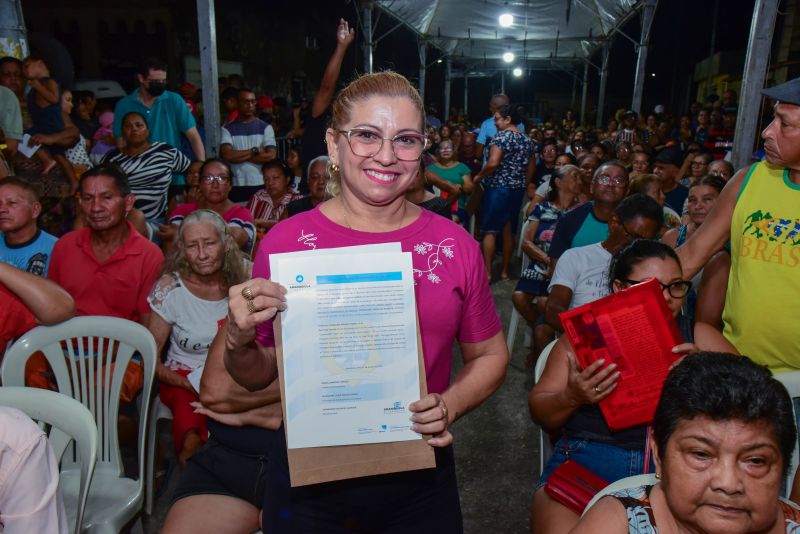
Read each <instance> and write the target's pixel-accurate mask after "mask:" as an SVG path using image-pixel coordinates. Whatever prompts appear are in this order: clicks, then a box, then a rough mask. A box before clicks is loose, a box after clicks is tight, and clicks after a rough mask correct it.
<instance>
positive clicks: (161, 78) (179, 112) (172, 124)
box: [114, 58, 206, 183]
mask: <svg viewBox="0 0 800 534" xmlns="http://www.w3.org/2000/svg"><path fill="white" fill-rule="evenodd" d="M136 78H137V80H138V81H139V88H138V89H136V90H135V91H133V92H132V93H131V94H129V95H128V96H126V97H124V98H122V99H121V100H120V101H119V102H117V107H116V109H114V137H116V138H117V145H118V146H120V145H122V144H124V141H123V140H122V118H123V117H125V115H127V114H128V113H130V112H131V111H135V112H137V113H139V114H141V115H142V116H143V117H145V118H146V119H147V124H148V126H149V127H150V142H157V141H160V142H162V143H167V144H169V145H172V146H173V147H176V148H180V146H181V134H183V135H185V136H186V138H187V139H188V140H189V144H190V145H191V147H192V152H194V156H195V157H194V159H196V160H199V161H204V160H205V159H206V151H205V148H204V147H203V141H202V139H201V138H200V134H199V133H198V132H197V125H196V124H195V121H194V117H192V114H191V112H190V111H189V108H188V106H187V105H186V102H184V100H183V98H181V95H179V94H178V93H173V92H172V91H167V65H166V63H164V62H162V61H159V60H157V59H153V58H150V59H146V60H144V62H142V65H141V67H140V69H139V72H138V73H137V75H136ZM173 183H174V182H173Z"/></svg>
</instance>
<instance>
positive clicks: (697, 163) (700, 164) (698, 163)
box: [692, 161, 708, 167]
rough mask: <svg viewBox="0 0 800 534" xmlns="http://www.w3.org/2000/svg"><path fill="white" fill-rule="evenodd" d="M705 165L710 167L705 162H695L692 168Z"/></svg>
mask: <svg viewBox="0 0 800 534" xmlns="http://www.w3.org/2000/svg"><path fill="white" fill-rule="evenodd" d="M704 165H708V163H706V162H705V161H693V162H692V167H702V166H704Z"/></svg>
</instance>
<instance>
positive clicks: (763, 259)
mask: <svg viewBox="0 0 800 534" xmlns="http://www.w3.org/2000/svg"><path fill="white" fill-rule="evenodd" d="M762 93H763V94H764V95H765V96H767V97H769V98H771V99H773V100H774V101H775V107H774V112H775V117H774V119H773V120H772V122H771V123H770V124H769V126H767V127H766V129H764V131H763V132H761V137H762V138H763V139H764V149H765V151H766V161H762V162H760V163H756V164H754V165H752V166H749V167H746V168H743V169H740V170H739V171H738V172H737V173H736V175H735V176H734V177H733V178H732V179H731V181H730V182H728V184H727V186H726V187H725V189H724V190H723V191H722V194H721V195H720V197H719V200H718V201H717V204H716V205H715V207H714V209H713V210H712V212H711V213H710V214H709V216H708V218H707V219H706V221H705V222H704V223H703V225H702V226H701V227H700V228H699V229H698V230H697V231H696V232H695V233H694V234H693V235H692V237H691V238H690V239H689V240H688V241H687V242H686V244H685V245H684V246H682V247H681V248H679V249H678V254H679V256H680V258H681V261H682V263H683V270H684V275H685V276H687V277H691V276H693V275H694V273H696V272H697V271H698V270H699V269H701V268H702V267H703V265H704V264H705V263H706V262H707V261H708V259H709V258H710V257H711V256H712V254H714V253H715V252H717V251H718V250H720V249H721V248H722V247H723V245H724V244H725V242H726V241H727V240H729V239H730V242H731V272H730V277H729V280H728V291H727V294H726V298H725V310H724V312H723V315H722V318H723V321H724V323H725V331H724V334H725V337H726V338H727V339H728V340H729V341H730V342H731V343H732V344H733V345H734V346H735V347H736V348H737V350H738V351H739V352H740V353H741V354H744V355H746V356H749V357H750V358H751V359H753V360H754V361H756V362H758V363H761V364H764V365H767V366H768V367H769V368H770V369H771V370H772V371H775V372H780V371H789V370H797V369H800V335H798V330H797V324H798V322H797V311H798V309H799V308H798V306H800V78H796V79H794V80H791V81H789V82H786V83H784V84H781V85H778V86H775V87H772V88H770V89H766V90H764V91H762Z"/></svg>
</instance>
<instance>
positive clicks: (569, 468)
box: [544, 426, 652, 516]
mask: <svg viewBox="0 0 800 534" xmlns="http://www.w3.org/2000/svg"><path fill="white" fill-rule="evenodd" d="M651 428H652V427H651V426H648V427H647V436H646V438H645V446H644V466H643V469H642V471H643V473H644V474H647V473H648V472H649V471H650V455H651V450H652V446H651V443H650V432H651ZM564 447H565V448H566V444H565V446H564ZM608 484H609V483H608V481H607V480H605V479H603V478H601V477H599V476H597V475H596V474H595V473H593V472H592V471H589V470H588V469H586V468H585V467H584V466H582V465H581V464H579V463H578V462H576V461H574V460H572V459H567V461H565V462H564V463H563V464H561V465H559V466H558V467H556V468H555V469H554V470H553V472H552V473H551V474H550V476H549V477H548V478H547V483H546V484H545V485H544V491H545V493H547V494H548V495H549V496H550V497H551V498H552V499H553V500H555V501H556V502H558V503H561V504H563V505H564V506H566V507H567V508H569V509H570V510H572V511H573V512H575V513H576V514H577V515H579V516H580V515H581V514H583V511H584V510H585V509H586V505H587V504H589V501H591V500H592V497H594V496H595V495H597V494H598V493H599V492H600V490H602V489H603V488H605V487H606V486H608Z"/></svg>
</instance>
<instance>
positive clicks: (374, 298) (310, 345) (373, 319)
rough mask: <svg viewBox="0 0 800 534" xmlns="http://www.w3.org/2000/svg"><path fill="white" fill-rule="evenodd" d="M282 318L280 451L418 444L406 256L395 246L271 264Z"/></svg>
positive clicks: (283, 257) (307, 254)
mask: <svg viewBox="0 0 800 534" xmlns="http://www.w3.org/2000/svg"><path fill="white" fill-rule="evenodd" d="M270 272H271V279H272V280H273V281H274V282H278V283H280V284H281V285H283V286H284V287H286V288H287V289H288V290H289V291H288V293H287V295H286V300H287V305H288V307H287V310H286V311H284V312H282V313H281V322H280V324H281V345H282V351H283V368H282V369H281V372H282V374H283V382H284V396H285V398H284V403H285V405H284V413H285V414H286V421H285V424H286V433H287V445H288V448H289V449H298V448H306V447H327V446H335V445H357V444H365V443H385V442H393V441H407V440H415V439H422V437H421V436H420V435H419V434H417V433H415V432H413V431H412V430H411V428H410V427H411V421H410V416H411V412H409V410H408V405H409V403H411V402H414V401H416V400H417V399H419V397H420V378H419V371H420V369H419V350H418V345H417V318H416V303H415V297H414V278H413V272H412V265H411V254H410V253H404V252H400V246H399V244H397V243H393V244H390V245H377V246H366V247H347V248H339V249H321V250H314V251H303V252H300V253H288V254H274V255H272V256H271V257H270Z"/></svg>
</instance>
